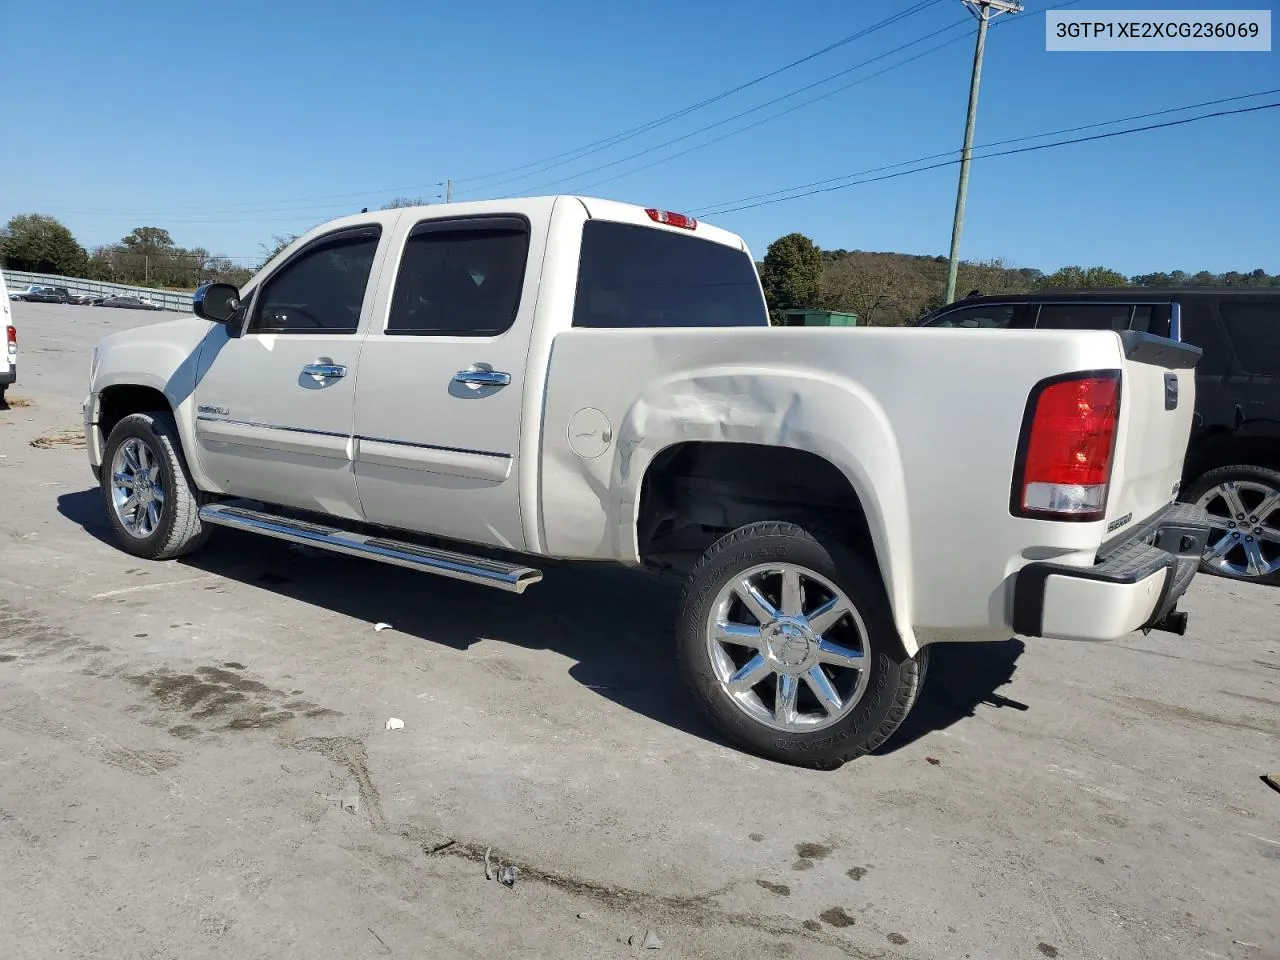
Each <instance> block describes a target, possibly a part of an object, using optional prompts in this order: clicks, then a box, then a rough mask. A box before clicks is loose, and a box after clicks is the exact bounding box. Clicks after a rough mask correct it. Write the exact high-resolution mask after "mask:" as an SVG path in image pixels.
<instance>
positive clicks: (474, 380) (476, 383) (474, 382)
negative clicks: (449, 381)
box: [453, 367, 511, 390]
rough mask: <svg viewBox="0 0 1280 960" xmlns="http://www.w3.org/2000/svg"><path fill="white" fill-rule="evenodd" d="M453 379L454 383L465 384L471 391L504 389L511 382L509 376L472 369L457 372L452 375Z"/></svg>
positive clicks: (497, 371)
mask: <svg viewBox="0 0 1280 960" xmlns="http://www.w3.org/2000/svg"><path fill="white" fill-rule="evenodd" d="M453 379H454V382H455V383H465V384H466V385H467V386H468V387H470V388H471V389H472V390H479V389H480V388H481V387H505V386H506V385H507V384H509V383H510V382H511V374H509V373H503V372H502V371H501V370H482V369H478V368H476V367H472V368H471V369H470V370H459V371H458V372H457V373H455V374H454V375H453Z"/></svg>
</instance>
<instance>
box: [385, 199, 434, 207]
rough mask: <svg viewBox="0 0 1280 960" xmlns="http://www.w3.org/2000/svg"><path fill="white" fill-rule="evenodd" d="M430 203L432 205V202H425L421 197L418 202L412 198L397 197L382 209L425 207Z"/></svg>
mask: <svg viewBox="0 0 1280 960" xmlns="http://www.w3.org/2000/svg"><path fill="white" fill-rule="evenodd" d="M430 203H431V201H430V200H423V199H422V198H421V197H419V198H418V199H417V200H414V199H412V198H410V197H396V198H395V199H394V200H391V201H389V202H387V203H384V204H383V205H382V207H381V209H383V210H396V209H398V208H400V207H425V206H427V205H429V204H430Z"/></svg>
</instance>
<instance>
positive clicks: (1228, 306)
mask: <svg viewBox="0 0 1280 960" xmlns="http://www.w3.org/2000/svg"><path fill="white" fill-rule="evenodd" d="M1218 310H1219V311H1220V312H1221V314H1222V325H1223V326H1224V327H1225V328H1226V331H1227V336H1229V337H1230V338H1231V343H1232V344H1233V345H1234V346H1235V350H1236V358H1237V360H1238V361H1239V363H1240V366H1241V368H1242V369H1243V370H1244V372H1245V373H1247V374H1251V375H1253V376H1267V377H1280V300H1277V301H1276V303H1274V304H1272V303H1263V302H1250V301H1241V300H1235V301H1230V300H1228V301H1223V302H1222V303H1220V304H1219V305H1218Z"/></svg>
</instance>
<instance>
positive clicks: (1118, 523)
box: [1107, 513, 1133, 533]
mask: <svg viewBox="0 0 1280 960" xmlns="http://www.w3.org/2000/svg"><path fill="white" fill-rule="evenodd" d="M1132 519H1133V514H1132V513H1126V514H1125V515H1124V516H1123V517H1117V518H1116V519H1114V520H1112V521H1111V522H1110V523H1108V524H1107V533H1110V532H1111V531H1112V530H1119V529H1120V528H1121V527H1123V526H1124V525H1125V524H1126V523H1128V522H1129V521H1130V520H1132Z"/></svg>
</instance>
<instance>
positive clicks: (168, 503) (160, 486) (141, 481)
mask: <svg viewBox="0 0 1280 960" xmlns="http://www.w3.org/2000/svg"><path fill="white" fill-rule="evenodd" d="M181 451H182V442H181V440H180V439H179V438H178V428H177V425H176V424H175V423H174V422H173V417H172V416H171V415H170V414H169V413H168V412H154V413H134V414H130V415H129V416H127V417H125V418H124V419H122V420H121V421H120V422H119V423H117V424H116V425H115V426H114V427H113V428H112V430H111V435H110V436H109V437H108V438H107V445H106V450H105V451H104V456H103V463H102V466H103V469H102V470H101V471H100V480H99V482H100V483H101V486H102V494H103V498H104V499H105V500H106V506H107V516H108V518H109V520H110V522H111V528H112V530H113V531H114V532H115V535H116V542H117V543H118V544H119V545H120V547H121V548H122V549H124V550H125V551H126V552H128V553H131V554H133V555H134V556H136V557H144V558H146V559H148V560H169V559H172V558H173V557H179V556H182V555H183V554H185V553H190V552H191V551H193V550H195V549H197V548H198V547H200V546H202V545H203V544H204V542H205V540H207V539H208V538H209V528H208V527H206V526H205V525H204V524H202V523H201V522H200V505H201V504H202V503H203V502H204V496H203V494H201V493H200V491H198V490H197V489H196V488H195V484H193V483H192V482H191V477H190V476H189V475H188V473H187V468H186V465H185V464H184V463H183V461H182V452H181Z"/></svg>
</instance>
